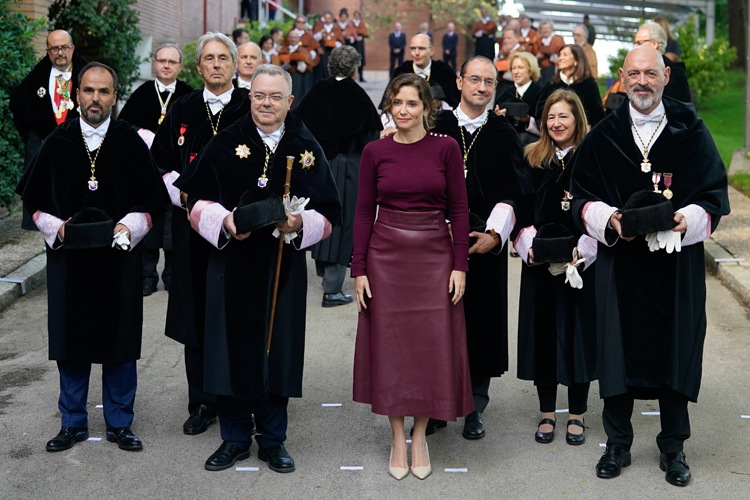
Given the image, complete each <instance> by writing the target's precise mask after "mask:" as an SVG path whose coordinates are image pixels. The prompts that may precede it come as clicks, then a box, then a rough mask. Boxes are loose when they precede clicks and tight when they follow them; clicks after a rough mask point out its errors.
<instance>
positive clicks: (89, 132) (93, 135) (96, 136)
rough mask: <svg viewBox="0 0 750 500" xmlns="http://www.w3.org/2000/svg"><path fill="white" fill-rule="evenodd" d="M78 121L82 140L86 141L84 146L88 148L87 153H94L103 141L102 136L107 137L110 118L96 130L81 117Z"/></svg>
mask: <svg viewBox="0 0 750 500" xmlns="http://www.w3.org/2000/svg"><path fill="white" fill-rule="evenodd" d="M78 121H79V122H80V123H81V132H83V138H84V139H85V140H86V145H87V146H88V148H89V151H94V150H96V149H97V148H99V146H100V145H101V143H102V141H103V140H104V136H105V135H107V130H108V129H109V123H110V122H111V121H112V118H111V117H108V118H107V119H106V120H104V122H103V123H102V124H101V125H99V126H98V127H96V128H94V127H92V126H91V125H89V124H88V123H86V122H85V121H84V119H83V118H81V117H79V118H78Z"/></svg>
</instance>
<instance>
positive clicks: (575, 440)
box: [565, 418, 586, 446]
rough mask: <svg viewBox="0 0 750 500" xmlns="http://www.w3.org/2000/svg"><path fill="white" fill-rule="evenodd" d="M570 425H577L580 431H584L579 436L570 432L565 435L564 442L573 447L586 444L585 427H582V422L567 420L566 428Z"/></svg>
mask: <svg viewBox="0 0 750 500" xmlns="http://www.w3.org/2000/svg"><path fill="white" fill-rule="evenodd" d="M571 425H577V426H578V427H580V428H581V429H584V430H583V431H582V432H581V433H580V434H571V432H570V431H567V432H566V433H565V441H566V442H567V443H568V444H571V445H573V446H578V445H579V444H583V443H584V442H586V427H585V426H584V425H583V421H582V420H576V419H575V418H574V419H571V420H568V427H570V426H571Z"/></svg>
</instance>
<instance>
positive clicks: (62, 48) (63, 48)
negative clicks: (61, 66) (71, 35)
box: [47, 45, 70, 54]
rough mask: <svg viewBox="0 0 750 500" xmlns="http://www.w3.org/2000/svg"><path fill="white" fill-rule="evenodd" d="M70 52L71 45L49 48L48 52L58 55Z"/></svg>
mask: <svg viewBox="0 0 750 500" xmlns="http://www.w3.org/2000/svg"><path fill="white" fill-rule="evenodd" d="M69 50H70V45H61V46H59V47H47V52H50V53H52V54H57V53H58V52H67V51H69Z"/></svg>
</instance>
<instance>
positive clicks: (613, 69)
mask: <svg viewBox="0 0 750 500" xmlns="http://www.w3.org/2000/svg"><path fill="white" fill-rule="evenodd" d="M629 50H630V49H617V53H616V54H615V55H613V56H608V57H607V62H608V63H609V74H610V76H611V77H612V78H614V79H615V80H617V79H619V78H620V68H622V66H623V65H624V64H625V56H627V55H628V51H629Z"/></svg>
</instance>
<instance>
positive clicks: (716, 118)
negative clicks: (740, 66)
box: [698, 70, 745, 169]
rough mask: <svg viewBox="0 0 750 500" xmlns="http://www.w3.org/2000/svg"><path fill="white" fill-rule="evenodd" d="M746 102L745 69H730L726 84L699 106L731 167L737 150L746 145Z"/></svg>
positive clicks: (721, 152)
mask: <svg viewBox="0 0 750 500" xmlns="http://www.w3.org/2000/svg"><path fill="white" fill-rule="evenodd" d="M744 104H745V74H744V73H743V72H742V71H741V70H730V71H727V73H726V86H725V87H724V88H723V89H721V90H720V91H718V92H716V93H715V94H713V95H712V96H710V97H709V98H708V99H706V101H705V102H704V103H702V104H701V107H700V108H699V109H698V116H700V117H701V118H703V121H704V122H706V126H707V127H708V130H709V131H710V132H711V135H712V136H713V138H714V142H715V143H716V147H717V149H718V150H719V154H720V155H721V159H722V160H724V165H725V166H726V167H727V169H729V164H730V162H731V161H732V154H733V153H734V151H735V150H736V149H740V148H742V147H744V131H745V105H744Z"/></svg>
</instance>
